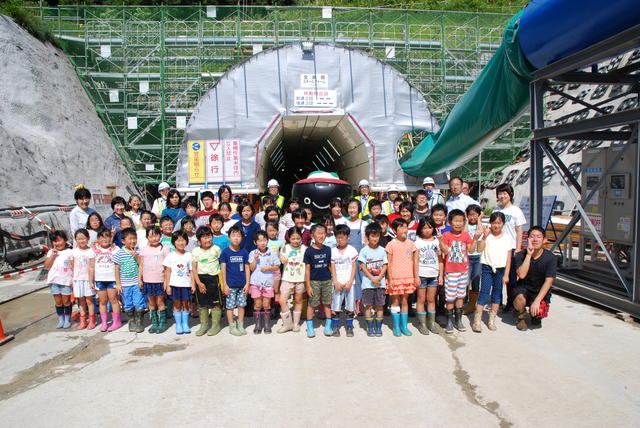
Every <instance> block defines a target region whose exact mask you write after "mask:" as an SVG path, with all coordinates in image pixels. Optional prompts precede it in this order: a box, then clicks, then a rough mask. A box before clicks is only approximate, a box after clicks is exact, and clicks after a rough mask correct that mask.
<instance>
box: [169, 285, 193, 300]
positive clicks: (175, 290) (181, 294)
mask: <svg viewBox="0 0 640 428" xmlns="http://www.w3.org/2000/svg"><path fill="white" fill-rule="evenodd" d="M171 298H172V299H173V300H191V287H174V286H173V285H172V286H171Z"/></svg>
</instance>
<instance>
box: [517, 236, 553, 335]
mask: <svg viewBox="0 0 640 428" xmlns="http://www.w3.org/2000/svg"><path fill="white" fill-rule="evenodd" d="M545 236H546V234H545V231H544V229H543V228H542V227H540V226H533V227H532V228H531V229H529V238H528V241H527V242H528V244H529V245H528V246H527V248H526V249H525V250H522V251H520V252H519V253H518V254H516V257H515V262H516V264H515V269H516V273H517V274H518V278H520V282H519V284H518V286H517V287H516V288H515V290H514V293H513V294H514V296H515V297H514V299H513V306H514V308H515V309H516V311H517V313H518V320H519V321H518V325H517V327H518V330H521V331H524V330H526V329H527V328H528V327H527V321H526V318H527V310H526V307H527V306H528V307H529V313H530V314H531V326H532V327H540V326H541V325H542V318H545V317H546V316H547V315H548V314H549V305H550V303H551V286H552V285H553V280H554V279H555V277H556V269H557V264H558V262H557V260H556V257H555V256H554V255H553V253H552V252H551V251H549V250H545V249H544V247H543V246H544V244H545V243H546V242H547V240H546V237H545Z"/></svg>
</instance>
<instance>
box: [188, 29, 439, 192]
mask: <svg viewBox="0 0 640 428" xmlns="http://www.w3.org/2000/svg"><path fill="white" fill-rule="evenodd" d="M307 43H308V45H307V46H304V49H303V44H304V43H303V44H290V45H285V46H283V47H280V48H275V49H271V50H268V51H264V52H261V53H259V54H257V55H254V56H253V57H251V58H250V59H249V60H247V61H245V62H243V63H241V64H239V65H237V66H235V67H234V68H232V69H230V70H229V71H227V72H226V73H225V74H224V75H223V76H222V77H221V78H220V80H219V81H218V83H217V84H216V86H215V87H214V88H213V89H211V90H210V91H209V92H208V93H207V94H206V95H205V96H204V97H203V98H202V99H201V100H200V102H199V103H198V106H197V107H196V109H195V111H194V113H193V115H192V116H191V118H190V120H189V123H188V125H187V129H186V133H185V141H184V143H183V144H182V147H181V148H180V159H179V163H178V170H177V174H176V177H177V181H178V183H177V184H178V186H179V187H187V186H202V185H203V184H206V185H208V186H210V187H216V186H217V185H219V184H221V183H222V182H226V183H227V184H229V185H231V187H232V188H233V189H234V191H236V192H245V193H246V192H258V191H263V190H264V189H265V186H266V182H267V181H268V180H269V179H270V178H276V179H277V180H278V181H280V183H281V185H282V188H283V189H282V191H283V193H285V194H286V193H288V192H289V190H290V185H291V184H293V183H294V182H295V181H297V180H299V179H302V178H306V176H307V174H308V173H309V172H311V171H314V170H317V169H322V170H326V171H332V172H337V173H338V175H339V176H340V178H342V179H344V180H347V181H349V182H350V183H352V184H354V185H355V184H356V183H357V182H358V181H359V180H361V179H368V180H369V181H370V183H371V186H372V188H373V189H374V190H376V189H379V190H385V189H386V188H387V187H388V186H389V185H390V184H392V183H393V184H396V185H398V186H400V188H406V189H410V190H411V189H415V188H416V187H418V186H419V185H420V183H421V181H419V179H417V178H416V177H411V176H408V175H406V174H405V173H404V172H403V171H402V169H401V168H400V165H399V163H398V160H397V154H396V151H397V144H398V141H399V140H400V139H401V137H402V136H403V135H404V134H406V133H408V132H411V131H413V130H417V129H420V130H425V131H428V132H434V131H436V130H437V129H436V127H437V125H436V124H435V120H434V119H433V117H432V115H431V112H430V111H429V108H428V106H427V103H426V101H425V99H424V97H423V96H422V94H421V93H420V92H419V91H418V90H417V89H416V88H414V87H412V86H411V85H410V84H409V83H408V82H407V81H406V80H405V79H404V77H403V76H402V75H401V74H400V73H399V72H398V71H396V70H395V69H394V68H392V67H390V66H389V65H387V64H384V63H383V62H381V61H379V60H378V59H376V58H375V57H373V56H371V55H369V54H368V53H366V52H363V51H359V50H354V49H350V48H345V47H341V46H337V45H331V44H315V45H314V44H312V43H310V42H307ZM223 140H229V141H238V142H239V155H237V157H238V160H237V162H238V163H239V166H240V168H239V169H240V174H239V176H238V175H236V176H235V177H233V176H232V174H231V170H232V168H233V166H232V163H224V162H223V163H219V164H218V163H214V162H212V164H211V165H207V167H211V166H212V165H213V166H214V168H216V167H223V169H224V170H225V171H224V177H221V175H222V172H221V171H216V173H213V172H212V171H208V175H209V176H210V177H209V179H207V180H204V181H206V182H204V183H203V182H202V180H200V182H193V180H192V182H189V173H188V172H189V171H188V169H189V162H188V147H190V146H191V145H192V143H189V142H193V141H198V142H203V143H205V144H200V145H196V146H197V147H199V146H208V144H207V142H212V141H215V142H217V141H223Z"/></svg>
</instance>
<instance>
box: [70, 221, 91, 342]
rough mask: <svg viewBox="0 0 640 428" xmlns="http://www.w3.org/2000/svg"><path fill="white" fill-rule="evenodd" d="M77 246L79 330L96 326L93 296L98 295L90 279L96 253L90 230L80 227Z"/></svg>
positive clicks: (75, 292) (75, 288)
mask: <svg viewBox="0 0 640 428" xmlns="http://www.w3.org/2000/svg"><path fill="white" fill-rule="evenodd" d="M75 241H76V248H74V249H73V250H71V251H72V253H73V260H72V262H73V295H74V296H75V297H76V298H77V299H78V306H80V325H79V326H78V330H82V329H84V328H86V329H88V330H93V329H94V328H96V313H95V307H94V304H93V296H95V295H96V289H95V286H94V287H92V286H91V282H90V281H89V266H90V265H91V260H92V259H93V258H94V257H95V253H94V252H93V250H92V249H91V248H89V231H87V229H78V230H76V233H75Z"/></svg>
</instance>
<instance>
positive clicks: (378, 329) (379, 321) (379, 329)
mask: <svg viewBox="0 0 640 428" xmlns="http://www.w3.org/2000/svg"><path fill="white" fill-rule="evenodd" d="M375 322H376V328H375V335H376V337H382V323H383V322H384V318H377V317H376V319H375Z"/></svg>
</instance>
